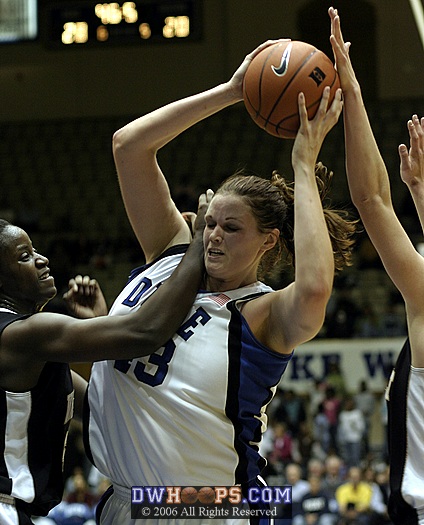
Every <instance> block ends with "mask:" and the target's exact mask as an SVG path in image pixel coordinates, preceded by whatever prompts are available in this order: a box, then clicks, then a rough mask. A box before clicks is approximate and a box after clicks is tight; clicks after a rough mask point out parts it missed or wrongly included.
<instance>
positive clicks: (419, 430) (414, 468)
mask: <svg viewBox="0 0 424 525" xmlns="http://www.w3.org/2000/svg"><path fill="white" fill-rule="evenodd" d="M406 425H407V427H406V428H407V456H406V463H405V471H404V475H403V479H402V487H401V492H402V496H403V498H404V500H405V501H406V502H407V503H409V505H411V506H412V507H414V508H415V509H416V510H417V513H418V522H419V524H420V525H424V454H423V443H424V368H415V367H413V366H411V373H410V378H409V388H408V399H407V419H406Z"/></svg>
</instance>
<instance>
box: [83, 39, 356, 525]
mask: <svg viewBox="0 0 424 525" xmlns="http://www.w3.org/2000/svg"><path fill="white" fill-rule="evenodd" d="M271 43H273V42H267V43H265V44H263V45H262V46H259V47H258V48H257V49H256V50H255V51H254V52H253V53H251V54H250V55H248V56H247V57H246V59H245V60H244V61H243V63H242V65H241V66H240V68H239V69H238V70H237V71H236V73H235V74H234V75H233V77H232V78H231V80H230V81H229V82H226V83H224V84H221V85H219V86H217V87H215V88H213V89H210V90H209V91H206V92H203V93H200V94H197V95H194V96H192V97H189V98H186V99H183V100H179V101H177V102H174V103H171V104H169V105H167V106H165V107H162V108H160V109H158V110H156V111H154V112H152V113H150V114H148V115H146V116H143V117H141V118H139V119H137V120H135V121H133V122H131V123H130V124H128V125H127V126H125V127H124V128H122V129H121V130H119V131H118V132H117V133H116V134H115V135H114V143H113V151H114V157H115V162H116V167H117V171H118V176H119V180H120V185H121V190H122V195H123V199H124V203H125V207H126V210H127V213H128V217H129V219H130V221H131V224H132V227H133V229H134V232H135V234H136V236H137V238H138V241H139V242H140V246H141V248H142V250H143V252H144V254H145V257H146V261H147V264H146V266H144V267H143V268H139V269H137V270H135V271H134V272H133V274H132V276H131V278H130V281H129V283H128V285H127V286H126V288H125V289H124V290H123V291H122V293H121V294H120V295H119V296H118V298H117V299H116V301H115V303H114V305H113V306H112V309H111V312H110V315H125V314H127V313H130V312H131V311H132V310H133V309H134V308H138V306H139V304H140V303H141V302H143V300H144V295H145V293H146V291H148V290H149V289H150V287H154V286H156V285H158V284H159V283H161V282H162V281H163V280H164V279H166V278H167V277H168V276H169V275H171V273H172V271H173V269H174V268H175V266H176V264H178V261H179V260H180V258H181V257H182V254H183V253H184V251H185V249H186V247H187V245H188V243H190V242H191V233H190V230H189V228H188V226H187V224H186V222H185V221H184V220H183V218H182V216H181V214H180V212H179V211H178V209H177V208H176V206H175V204H174V202H173V200H172V199H171V196H170V191H169V187H168V184H167V181H166V179H165V176H164V174H163V173H162V171H161V169H160V167H159V164H158V160H157V152H158V150H159V149H160V148H162V147H164V146H165V145H166V144H167V143H168V142H170V141H171V140H172V139H173V138H175V137H177V136H178V135H179V134H180V133H182V132H183V131H184V130H185V129H187V128H188V127H190V126H193V125H194V124H196V123H197V122H199V121H200V120H202V119H205V118H206V117H208V116H210V115H212V114H214V113H216V112H218V111H220V110H223V109H224V108H226V107H227V106H229V105H232V104H235V103H237V102H239V101H241V100H242V82H243V77H244V73H245V71H246V69H247V66H248V65H249V63H250V61H251V60H252V58H253V57H254V56H255V55H256V53H258V52H259V51H261V50H262V49H264V48H265V47H266V46H267V45H269V44H271ZM328 100H329V90H326V91H325V93H324V95H323V98H322V101H321V104H320V107H319V110H318V112H317V115H316V117H315V118H314V119H313V120H311V121H308V118H307V112H306V107H305V100H304V97H303V95H300V97H299V111H300V117H301V127H300V131H299V133H298V135H297V137H296V140H295V141H294V144H293V152H292V164H293V169H294V177H295V186H294V189H293V187H292V186H291V185H289V184H287V183H286V182H285V180H284V179H283V178H282V177H280V176H279V175H278V174H276V173H275V174H274V175H273V178H272V180H271V181H269V180H266V179H262V178H259V177H254V176H245V175H243V174H237V175H235V176H234V177H232V178H230V179H228V180H227V181H226V182H224V183H223V184H222V185H221V187H220V188H219V189H218V191H217V192H216V194H215V196H214V197H213V198H212V201H211V203H210V205H209V208H208V212H207V214H206V227H205V231H204V249H205V266H206V275H205V280H204V284H203V286H202V288H201V289H200V290H199V293H198V295H197V298H196V300H195V302H194V305H193V307H192V309H191V311H190V312H189V314H188V316H187V318H186V320H185V322H184V323H183V324H182V325H181V327H180V328H179V329H178V330H177V332H176V334H175V335H174V337H173V338H172V339H170V340H169V341H168V342H167V343H166V344H165V346H164V347H163V348H162V349H161V350H159V351H157V352H155V353H154V354H153V355H152V356H151V357H149V358H141V359H133V360H119V361H103V362H101V363H96V364H95V365H94V367H93V370H92V375H91V379H90V385H89V389H88V404H89V408H90V413H89V418H88V443H89V446H90V453H91V456H92V459H93V461H94V464H95V465H96V466H97V467H98V468H99V469H100V471H101V472H102V473H103V474H104V475H105V476H107V477H109V478H110V479H111V480H112V482H113V488H112V490H111V491H109V493H108V494H107V497H105V498H104V500H103V502H102V504H101V505H99V507H98V520H99V523H101V524H102V525H112V524H116V523H125V524H126V525H130V524H132V523H136V521H135V520H134V519H132V518H131V505H130V503H131V487H133V486H187V485H190V486H217V485H223V486H233V485H241V486H242V488H243V490H244V489H247V487H249V486H252V485H256V484H258V483H259V481H258V476H259V474H260V472H261V469H262V468H263V466H264V464H265V461H264V459H263V458H262V457H261V456H260V455H259V452H258V446H259V443H260V441H261V436H262V433H263V432H264V430H265V428H266V415H265V410H266V406H267V404H268V403H269V402H270V401H271V399H272V397H273V395H274V393H275V390H276V388H277V385H278V383H279V381H280V379H281V376H282V374H283V373H284V370H285V368H286V366H287V364H288V362H289V360H290V358H291V356H292V353H293V349H294V348H295V347H296V346H297V345H299V344H301V343H303V342H305V341H307V340H309V339H311V338H312V337H314V336H315V335H316V334H317V332H318V331H319V330H320V328H321V326H322V324H323V321H324V315H325V309H326V305H327V302H328V300H329V297H330V294H331V290H332V284H333V275H334V271H335V266H337V268H338V269H340V268H341V267H343V265H344V264H345V263H347V262H348V261H349V256H350V250H351V242H352V241H351V239H350V236H351V234H352V232H353V230H354V225H353V224H352V223H350V222H348V221H345V220H344V219H343V218H342V217H341V216H340V215H339V214H338V213H337V212H335V211H333V210H326V211H325V212H324V211H323V206H322V202H321V197H322V195H321V194H320V191H319V189H318V186H319V187H320V188H321V189H322V186H325V185H326V182H328V180H327V179H328V175H329V174H328V173H327V171H326V169H325V168H324V167H323V166H322V165H320V166H318V168H317V171H316V161H317V155H318V153H319V151H320V149H321V145H322V142H323V140H324V138H325V136H326V134H327V133H328V131H329V130H330V129H331V128H332V127H333V126H334V124H335V123H336V122H337V120H338V118H339V115H340V112H341V109H342V103H341V97H340V92H338V93H337V94H336V97H335V100H334V102H333V104H332V105H331V107H328ZM252 125H253V124H252ZM205 169H207V167H205ZM193 176H195V174H193ZM316 176H317V178H318V179H320V181H319V184H317V180H316ZM326 219H330V220H328V223H327V220H326ZM294 225H295V226H294ZM293 228H294V229H293ZM329 230H330V232H329ZM332 241H333V243H332ZM284 248H286V249H287V250H288V251H289V252H290V254H291V255H292V256H293V257H295V261H296V267H295V279H294V282H293V283H291V284H290V285H289V286H287V287H286V288H284V289H282V290H279V291H273V290H272V289H271V288H270V287H268V286H266V285H265V284H263V283H262V282H261V281H259V280H258V276H259V275H260V274H261V273H260V272H261V271H265V272H266V271H267V270H270V269H271V268H272V267H273V265H274V264H275V263H276V262H277V261H278V260H279V259H281V257H282V252H283V249H284ZM333 251H334V253H333ZM171 521H175V520H171ZM210 521H211V523H214V524H215V525H218V523H220V520H210ZM154 522H155V520H151V521H150V520H147V521H144V520H143V523H154ZM187 522H188V523H190V522H191V521H190V520H187ZM158 523H161V524H164V523H165V521H163V520H162V519H161V520H159V521H158ZM176 523H178V524H179V525H180V524H181V523H184V520H181V519H179V520H177V522H176ZM196 523H198V522H196ZM202 523H204V521H203V520H202ZM252 523H259V519H257V520H252Z"/></svg>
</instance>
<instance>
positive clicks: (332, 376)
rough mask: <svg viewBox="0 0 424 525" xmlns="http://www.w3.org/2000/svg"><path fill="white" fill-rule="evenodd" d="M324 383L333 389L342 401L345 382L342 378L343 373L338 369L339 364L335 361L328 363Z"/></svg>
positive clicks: (344, 392)
mask: <svg viewBox="0 0 424 525" xmlns="http://www.w3.org/2000/svg"><path fill="white" fill-rule="evenodd" d="M325 382H326V383H327V386H331V387H333V388H334V391H335V394H336V396H337V397H338V398H339V399H343V398H344V396H345V395H346V391H347V389H346V381H345V378H344V376H343V372H342V371H341V368H340V363H339V361H338V360H337V359H334V360H333V361H330V363H329V366H328V372H327V375H326V376H325Z"/></svg>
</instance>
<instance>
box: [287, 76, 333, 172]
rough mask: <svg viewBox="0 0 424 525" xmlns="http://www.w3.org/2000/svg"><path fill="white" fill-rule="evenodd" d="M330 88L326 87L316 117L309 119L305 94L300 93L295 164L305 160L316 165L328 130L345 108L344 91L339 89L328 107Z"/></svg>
mask: <svg viewBox="0 0 424 525" xmlns="http://www.w3.org/2000/svg"><path fill="white" fill-rule="evenodd" d="M329 98H330V88H329V87H328V86H327V87H326V88H325V89H324V92H323V95H322V98H321V102H320V105H319V108H318V111H317V113H316V115H315V117H314V118H313V119H311V120H308V113H307V110H306V102H305V96H304V94H303V93H300V94H299V116H300V128H299V131H298V133H297V135H296V138H295V141H294V146H293V150H292V162H293V165H295V163H296V162H297V161H302V160H303V161H305V162H308V163H310V164H313V165H315V163H316V161H317V156H318V153H319V151H320V149H321V146H322V143H323V141H324V139H325V137H326V135H327V134H328V132H329V131H330V130H331V129H332V128H333V127H334V126H335V125H336V123H337V121H338V120H339V117H340V114H341V112H342V108H343V102H342V91H341V89H338V90H337V91H336V95H335V97H334V100H333V103H332V104H331V106H330V107H328V101H329Z"/></svg>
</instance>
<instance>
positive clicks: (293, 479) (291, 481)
mask: <svg viewBox="0 0 424 525" xmlns="http://www.w3.org/2000/svg"><path fill="white" fill-rule="evenodd" d="M285 477H286V484H287V485H291V487H292V503H293V516H295V515H296V514H298V513H299V512H300V502H301V501H302V498H303V496H304V495H305V494H307V493H308V492H309V491H310V486H309V482H308V481H306V480H305V479H303V478H302V467H301V466H300V465H299V464H298V463H289V464H288V465H287V466H286V469H285Z"/></svg>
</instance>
